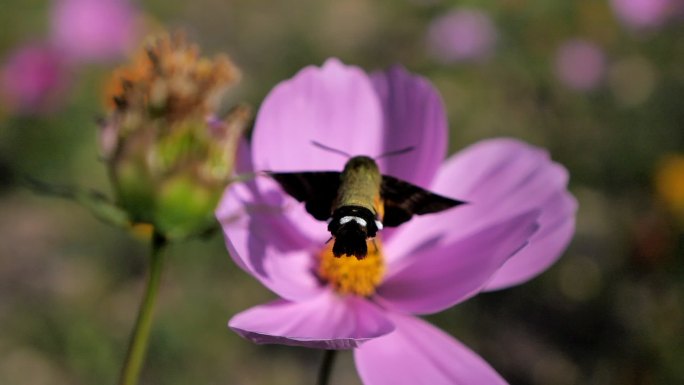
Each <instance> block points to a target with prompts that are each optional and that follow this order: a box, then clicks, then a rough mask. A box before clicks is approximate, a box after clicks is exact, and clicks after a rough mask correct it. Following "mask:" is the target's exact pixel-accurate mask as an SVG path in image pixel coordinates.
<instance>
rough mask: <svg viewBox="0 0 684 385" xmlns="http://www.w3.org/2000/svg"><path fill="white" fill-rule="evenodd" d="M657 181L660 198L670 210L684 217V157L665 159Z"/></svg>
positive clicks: (674, 156) (673, 156) (675, 156)
mask: <svg viewBox="0 0 684 385" xmlns="http://www.w3.org/2000/svg"><path fill="white" fill-rule="evenodd" d="M655 179H656V190H657V191H658V195H659V196H660V198H661V199H662V200H663V201H664V202H665V204H667V206H668V207H669V208H670V210H672V211H673V212H675V213H676V214H677V215H682V216H684V155H670V156H667V157H665V158H664V159H663V161H662V162H661V164H660V167H659V168H658V171H657V172H656V178H655Z"/></svg>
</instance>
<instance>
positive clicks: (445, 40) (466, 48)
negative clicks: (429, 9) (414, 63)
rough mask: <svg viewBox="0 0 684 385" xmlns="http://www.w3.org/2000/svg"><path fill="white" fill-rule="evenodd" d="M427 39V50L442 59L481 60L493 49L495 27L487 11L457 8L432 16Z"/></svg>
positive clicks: (495, 35) (451, 60)
mask: <svg viewBox="0 0 684 385" xmlns="http://www.w3.org/2000/svg"><path fill="white" fill-rule="evenodd" d="M427 39H428V47H429V52H430V54H431V55H432V56H434V57H435V58H436V59H437V60H439V61H441V62H442V63H446V64H449V63H454V62H459V61H481V60H484V59H487V58H488V57H490V56H491V54H492V52H493V51H494V46H495V45H496V39H497V31H496V27H495V26H494V23H493V22H492V20H491V18H490V17H489V15H488V14H487V13H485V12H483V11H479V10H475V9H457V10H453V11H450V12H449V13H447V14H445V15H442V16H439V17H438V18H436V19H435V20H434V21H433V22H432V23H431V24H430V28H429V30H428V36H427Z"/></svg>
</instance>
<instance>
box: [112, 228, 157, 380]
mask: <svg viewBox="0 0 684 385" xmlns="http://www.w3.org/2000/svg"><path fill="white" fill-rule="evenodd" d="M166 244H167V241H166V238H164V236H163V235H161V234H159V233H158V232H157V231H156V230H155V231H154V233H153V234H152V246H151V248H150V270H149V277H148V280H147V287H146V288H145V297H144V298H143V301H142V303H141V304H140V309H139V310H138V319H137V320H136V322H135V328H134V329H133V332H132V334H131V340H130V342H129V344H128V352H127V353H126V360H125V361H124V364H123V367H122V368H121V377H119V385H135V384H137V383H138V378H139V377H140V369H141V368H142V364H143V361H144V360H145V353H146V352H147V345H148V340H149V337H150V329H151V327H152V316H153V312H154V304H155V302H156V300H157V293H158V291H159V282H160V277H161V271H162V262H163V259H164V249H165V247H166Z"/></svg>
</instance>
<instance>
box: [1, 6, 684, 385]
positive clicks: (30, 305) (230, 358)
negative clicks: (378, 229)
mask: <svg viewBox="0 0 684 385" xmlns="http://www.w3.org/2000/svg"><path fill="white" fill-rule="evenodd" d="M653 1H656V0H653ZM663 1H665V0H663ZM656 2H657V1H656ZM622 3H625V1H622ZM622 3H621V2H620V1H619V0H617V1H613V2H612V3H611V2H609V1H608V0H577V1H561V0H553V1H551V0H537V1H533V0H505V1H497V2H486V5H485V4H482V2H477V1H447V0H442V1H440V0H412V1H409V0H391V1H390V0H380V1H373V0H346V1H327V0H326V1H321V0H293V1H265V0H264V1H253V0H251V1H250V0H194V1H180V0H165V1H161V0H149V1H141V2H140V3H135V4H134V6H135V7H137V12H139V14H140V15H141V16H140V17H141V19H142V20H144V23H145V24H146V25H148V26H153V27H151V28H166V29H171V30H173V29H176V28H182V29H184V30H185V31H186V32H187V34H188V36H189V38H190V39H191V40H193V41H195V42H197V43H199V44H200V45H201V46H202V49H203V52H204V53H206V54H209V55H212V54H214V53H218V52H225V53H227V54H229V55H230V56H231V57H232V58H233V60H234V61H235V62H236V63H237V64H238V65H239V66H240V67H241V69H242V71H243V75H244V76H243V80H242V83H241V85H240V86H238V87H237V88H236V89H234V90H233V91H232V92H231V93H230V94H229V95H228V96H227V98H226V99H225V106H226V107H228V106H231V105H232V104H234V103H235V102H236V101H247V102H249V103H251V104H252V105H254V106H258V105H259V103H260V101H261V100H262V99H263V97H264V96H265V95H266V93H267V92H268V90H269V89H270V88H272V87H273V86H274V85H275V84H276V83H277V82H278V81H281V80H283V79H286V78H288V77H290V76H292V75H293V74H294V73H295V72H296V71H297V70H298V69H300V68H301V67H303V66H306V65H310V64H321V63H322V62H323V61H324V60H325V59H326V58H328V57H331V56H336V57H339V58H341V59H342V60H343V61H344V62H346V63H349V64H357V65H360V66H362V67H364V68H366V69H368V70H374V69H382V68H385V67H387V66H389V65H392V64H395V63H402V64H403V65H404V66H406V67H407V68H408V69H409V70H411V71H413V72H417V73H420V74H422V75H424V76H425V77H427V78H428V79H430V80H431V81H432V82H433V83H434V84H435V86H436V87H437V88H438V89H439V90H440V92H441V93H442V96H443V98H444V101H445V104H446V106H447V110H448V114H449V122H450V129H451V136H450V140H451V142H450V151H451V152H452V153H453V152H456V151H458V150H459V149H461V148H463V147H465V146H467V145H469V144H471V143H474V142H476V141H477V140H479V139H483V138H490V137H496V136H512V137H517V138H521V139H524V140H527V141H529V142H531V143H534V144H536V145H540V146H543V147H546V148H548V149H549V151H550V153H551V155H552V157H553V158H554V159H555V160H556V161H558V162H560V163H562V164H564V165H565V166H566V167H567V168H568V169H569V170H570V174H571V181H570V188H571V190H572V192H573V193H574V194H575V195H576V197H577V198H578V200H579V203H580V208H579V213H578V221H577V232H576V236H575V238H574V240H573V242H572V244H571V245H570V247H569V249H568V250H567V252H566V253H565V255H564V257H563V258H561V259H560V261H559V262H558V263H556V264H555V265H554V266H553V267H552V268H551V269H550V270H548V271H547V272H546V273H545V274H543V275H542V276H541V277H539V278H537V279H535V280H533V281H531V282H529V283H527V284H525V285H523V286H519V287H515V288H512V289H509V290H504V291H501V292H494V293H488V294H483V295H479V296H477V297H476V298H474V299H472V300H469V301H468V302H466V303H464V304H462V305H459V306H457V307H455V308H452V309H450V310H448V311H445V312H443V313H441V314H438V315H435V316H431V317H429V319H430V320H431V321H432V322H434V323H435V324H437V325H439V326H440V327H442V328H443V329H445V330H447V331H448V332H449V333H451V334H452V335H453V336H455V337H456V338H458V339H459V340H461V341H463V342H465V343H466V344H467V345H468V346H470V347H472V348H473V349H474V350H475V351H477V352H478V353H480V354H481V355H482V356H483V357H484V358H485V359H486V360H487V361H488V362H489V363H490V364H491V365H492V366H493V367H494V368H496V369H497V370H498V371H499V372H500V373H501V374H502V375H503V376H504V378H506V379H507V380H509V381H510V382H511V383H512V384H530V385H531V384H540V385H541V384H559V385H565V384H567V385H570V384H621V385H622V384H634V385H640V384H644V385H650V384H680V383H684V365H682V362H684V264H683V263H682V262H683V259H682V257H683V256H684V209H683V207H684V196H683V195H684V186H683V184H684V166H682V165H681V162H682V161H681V159H682V158H681V157H682V156H684V104H683V102H684V28H682V21H684V12H682V9H683V8H682V7H681V3H678V2H676V1H665V3H666V4H667V6H666V7H665V11H664V12H665V13H664V14H663V15H661V19H658V20H655V21H651V22H650V24H649V23H644V22H643V21H642V22H641V23H642V24H639V22H638V20H637V22H636V24H635V22H634V20H631V19H629V18H628V16H624V15H622V16H621V14H620V13H619V12H620V11H619V8H618V7H619V6H620V4H622ZM54 4H55V3H51V2H49V1H46V0H21V1H20V0H4V1H3V12H2V13H0V25H3V33H2V34H1V35H0V60H3V63H5V62H7V61H8V60H9V57H10V56H11V54H12V52H13V50H15V49H17V48H18V47H20V46H21V45H23V44H27V43H29V42H35V41H43V40H49V39H50V36H51V34H53V33H54V30H53V27H51V25H52V24H51V17H52V16H51V15H52V12H53V9H54V7H55V5H54ZM464 9H465V10H469V11H468V12H472V11H473V10H476V12H477V14H478V15H479V16H478V18H479V19H478V20H481V17H480V16H482V15H484V16H485V17H486V18H488V19H487V20H488V23H490V24H488V25H487V28H489V29H487V28H485V31H484V32H482V31H480V32H478V33H481V34H482V33H490V34H491V35H492V36H490V38H491V39H490V40H491V41H487V40H486V39H485V41H484V43H483V42H480V43H477V42H476V43H473V44H476V45H477V44H484V45H485V46H484V47H483V50H484V51H486V52H485V53H482V52H479V54H478V55H479V56H477V55H473V56H472V57H463V55H465V54H464V53H463V52H461V54H462V55H461V57H456V58H454V56H453V55H452V56H451V57H444V54H443V53H440V52H438V51H439V47H437V48H435V47H434V44H435V43H434V42H431V41H430V36H431V33H434V32H430V31H434V30H435V28H436V27H434V23H436V22H437V21H438V20H440V18H442V17H444V16H445V15H449V14H452V15H453V14H454V12H459V11H462V10H464ZM642 12H646V11H642ZM466 24H467V23H466ZM485 24H486V23H485ZM487 31H488V32H487ZM577 39H579V40H577ZM568 41H569V42H573V41H574V42H577V41H581V42H583V43H582V44H585V46H587V45H588V46H589V47H590V49H589V52H590V53H589V54H588V58H587V56H582V54H580V55H579V56H580V59H572V58H570V59H567V60H570V65H569V67H568V66H567V65H566V67H565V68H566V70H567V71H570V72H571V73H570V74H569V75H567V76H570V78H571V79H570V80H567V79H564V78H563V75H562V74H560V75H559V73H561V72H562V71H563V70H559V69H558V66H559V65H561V64H559V60H564V59H562V55H561V54H560V52H562V48H561V47H563V46H564V44H565V43H567V42H568ZM481 48H482V47H481ZM585 51H586V50H585ZM580 52H584V51H582V50H581V49H580ZM466 54H467V53H466ZM559 55H560V56H559ZM447 56H448V55H447ZM457 56H458V55H457ZM466 56H467V55H466ZM571 56H572V55H571ZM124 59H125V58H124V57H123V56H120V57H118V58H114V59H110V60H106V61H105V60H98V61H91V62H82V63H80V64H78V65H74V64H73V63H72V64H70V65H69V66H68V71H67V73H68V76H67V77H65V78H64V81H65V83H67V84H66V85H64V86H63V87H62V88H60V89H59V92H58V94H57V97H56V99H57V101H56V102H54V101H53V102H52V103H53V105H52V106H51V107H50V108H49V109H47V110H44V109H38V110H31V109H26V108H25V109H13V108H11V107H10V105H11V103H4V104H3V105H2V106H0V384H7V385H24V384H27V385H28V384H30V385H41V384H52V385H55V384H56V385H58V384H113V383H114V382H115V379H116V377H117V376H118V371H119V366H120V364H121V362H122V359H123V356H124V353H125V349H126V344H127V340H128V333H129V330H130V328H131V327H132V324H133V322H134V319H135V314H136V310H137V306H138V302H139V297H140V294H141V291H142V289H143V285H144V281H145V271H146V258H147V248H146V242H145V241H144V240H143V239H142V238H141V237H140V236H136V235H134V234H130V233H126V232H125V231H123V230H119V229H114V228H111V227H109V226H107V225H105V224H103V223H101V222H99V221H97V220H96V219H94V218H93V217H92V216H91V215H90V214H89V213H88V212H87V211H86V210H84V209H82V208H81V207H79V206H77V205H75V204H73V203H70V202H67V201H63V200H56V199H50V198H45V197H41V196H36V195H34V194H32V193H30V192H28V191H26V190H25V189H22V188H20V187H19V186H18V185H17V184H16V183H14V182H12V180H13V179H12V178H11V176H12V175H32V176H34V177H37V178H40V179H42V180H45V181H50V182H53V183H59V184H73V185H80V186H85V187H90V188H95V189H98V190H101V191H104V192H109V191H110V188H109V185H108V183H109V182H108V180H107V175H106V171H105V167H104V165H103V164H102V162H101V161H100V160H99V150H98V147H97V124H96V119H97V118H98V117H101V116H102V114H103V111H104V107H103V103H102V99H103V97H102V87H103V83H104V79H105V78H106V76H107V74H108V73H109V72H110V71H111V70H112V69H113V68H114V66H116V65H117V64H120V63H121V62H123V61H124ZM572 60H575V62H573V61H572ZM577 60H579V62H578V61H577ZM573 63H574V64H573ZM578 63H579V64H578ZM586 63H589V64H591V63H593V67H595V68H594V72H593V73H589V74H586V73H585V74H584V75H582V74H580V75H573V74H572V70H573V69H574V68H575V67H577V68H579V67H582V66H583V65H584V64H586ZM589 64H587V65H589ZM561 66H562V65H561ZM567 68H569V70H568V69H567ZM559 71H560V72H559ZM590 72H591V71H590ZM65 76H66V75H65ZM573 76H579V80H577V79H575V81H574V83H573V80H572V79H573V78H572V77H573ZM582 76H584V78H583V77H582ZM578 81H579V83H578ZM273 297H274V296H273V294H271V293H269V292H268V291H267V290H266V289H265V288H263V287H262V286H261V285H259V284H258V283H256V282H255V281H254V280H253V279H252V278H251V277H249V276H247V275H246V274H244V273H243V272H241V271H240V270H239V269H238V268H236V266H234V264H233V263H232V262H231V261H230V259H229V257H228V255H227V252H226V250H225V248H224V246H223V240H222V238H221V237H220V236H214V237H212V238H211V239H209V240H207V241H191V242H185V243H180V244H175V245H173V246H172V247H171V249H170V255H169V258H168V259H167V263H166V270H165V271H164V275H163V282H162V288H161V297H160V301H159V304H158V308H157V312H156V320H155V324H154V327H153V331H152V337H151V345H150V349H149V355H148V360H147V363H146V365H145V367H144V370H143V377H142V381H141V383H143V384H165V385H174V384H312V383H313V382H314V377H315V373H316V370H317V365H318V361H319V359H320V357H319V352H317V351H313V350H308V349H302V348H291V347H282V346H255V345H253V344H251V343H249V342H247V341H245V340H242V339H241V338H239V337H238V336H237V335H235V334H233V333H232V332H231V331H230V330H228V329H227V328H226V326H225V325H226V322H227V320H228V319H229V318H230V317H231V316H232V315H234V314H236V313H237V312H239V311H241V310H243V309H246V308H248V307H250V306H252V305H255V304H258V303H261V302H264V301H266V300H269V299H271V298H273ZM333 383H334V384H358V383H360V382H359V380H358V377H357V375H356V372H355V369H354V366H353V362H352V359H351V354H350V353H349V352H346V353H344V354H342V355H341V361H340V362H339V363H338V366H337V367H336V369H335V372H334V374H333Z"/></svg>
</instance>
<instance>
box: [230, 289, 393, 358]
mask: <svg viewBox="0 0 684 385" xmlns="http://www.w3.org/2000/svg"><path fill="white" fill-rule="evenodd" d="M228 326H229V327H230V328H231V329H233V330H234V331H235V332H236V333H238V334H240V335H241V336H242V337H244V338H247V339H249V340H250V341H253V342H255V343H258V344H283V345H294V346H305V347H309V348H318V349H351V348H354V347H357V346H359V344H360V343H362V342H364V341H366V340H369V339H372V338H377V337H380V336H383V335H385V334H387V333H389V332H391V331H392V330H394V325H393V324H392V322H391V321H389V320H388V319H387V317H386V316H385V315H384V314H383V312H382V311H381V310H380V309H379V308H378V307H377V306H376V305H374V304H372V303H370V302H368V301H366V300H364V299H362V298H359V297H356V296H347V297H341V296H338V295H336V294H334V293H332V292H324V293H321V294H320V295H319V296H317V297H315V298H312V299H310V300H308V301H304V302H288V301H283V300H278V301H274V302H271V303H268V304H265V305H260V306H256V307H253V308H251V309H249V310H247V311H244V312H242V313H240V314H238V315H236V316H235V317H233V318H232V319H231V320H230V322H229V323H228Z"/></svg>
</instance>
